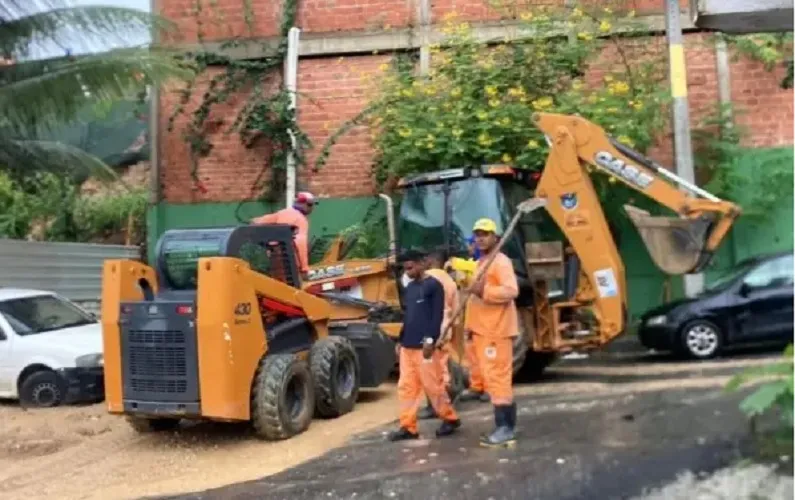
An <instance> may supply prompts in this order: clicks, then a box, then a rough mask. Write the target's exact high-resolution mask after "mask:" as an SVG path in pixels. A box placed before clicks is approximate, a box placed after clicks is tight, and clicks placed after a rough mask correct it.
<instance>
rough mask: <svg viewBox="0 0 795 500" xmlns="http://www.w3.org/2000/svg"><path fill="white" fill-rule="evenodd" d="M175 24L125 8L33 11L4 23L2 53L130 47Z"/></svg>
mask: <svg viewBox="0 0 795 500" xmlns="http://www.w3.org/2000/svg"><path fill="white" fill-rule="evenodd" d="M173 27H174V24H173V23H172V22H171V21H168V20H166V19H165V18H163V17H160V16H157V15H153V14H150V13H148V12H144V11H141V10H137V9H130V8H125V7H104V6H79V7H62V8H56V9H51V10H47V11H42V12H31V13H29V14H26V15H23V16H21V17H18V18H15V19H4V18H3V19H2V21H0V51H2V53H4V54H7V55H8V56H11V55H15V56H20V55H23V54H26V52H27V49H29V48H30V47H31V46H32V45H36V44H39V45H42V44H55V45H56V46H57V47H61V48H62V49H64V50H66V49H67V48H69V49H72V50H75V49H77V48H79V47H75V45H82V46H83V48H85V49H90V48H91V47H94V48H96V47H107V46H108V45H115V44H122V45H129V40H134V39H136V38H139V39H140V38H142V37H145V38H146V39H147V40H148V38H149V33H150V31H151V30H152V29H156V30H160V31H170V30H171V29H172V28H173Z"/></svg>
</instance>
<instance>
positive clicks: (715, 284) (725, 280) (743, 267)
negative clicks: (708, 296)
mask: <svg viewBox="0 0 795 500" xmlns="http://www.w3.org/2000/svg"><path fill="white" fill-rule="evenodd" d="M753 265H754V261H750V260H748V261H743V262H740V263H739V264H737V266H735V267H733V268H731V269H730V270H728V271H726V272H725V273H724V274H722V275H721V276H720V277H718V278H717V279H714V280H712V281H711V282H710V283H709V284H708V285H707V286H705V287H704V291H705V292H716V291H718V290H723V289H724V288H725V287H727V286H729V285H731V284H732V283H733V282H734V281H735V280H736V279H737V278H739V277H740V276H741V275H742V274H745V273H746V272H747V271H748V270H749V269H750V268H751V267H752V266H753Z"/></svg>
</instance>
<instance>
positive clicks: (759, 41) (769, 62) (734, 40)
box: [716, 32, 793, 89]
mask: <svg viewBox="0 0 795 500" xmlns="http://www.w3.org/2000/svg"><path fill="white" fill-rule="evenodd" d="M716 36H721V37H723V38H724V40H726V43H727V45H729V46H730V47H732V48H734V49H735V50H734V51H735V55H736V56H738V57H739V56H745V57H747V58H749V59H751V60H754V61H758V62H760V63H762V64H763V65H764V67H765V69H766V70H767V71H773V70H774V69H775V68H777V67H781V66H782V65H783V66H785V67H786V70H787V71H786V73H785V74H784V78H783V79H782V80H781V87H782V88H785V89H791V88H792V83H793V58H792V42H793V34H792V32H787V33H754V34H750V35H724V34H718V35H716Z"/></svg>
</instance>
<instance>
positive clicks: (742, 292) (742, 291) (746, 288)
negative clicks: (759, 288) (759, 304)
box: [738, 282, 753, 297]
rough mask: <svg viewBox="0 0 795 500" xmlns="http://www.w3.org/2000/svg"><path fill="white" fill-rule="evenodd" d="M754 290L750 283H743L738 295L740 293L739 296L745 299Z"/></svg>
mask: <svg viewBox="0 0 795 500" xmlns="http://www.w3.org/2000/svg"><path fill="white" fill-rule="evenodd" d="M752 289H753V288H752V287H751V285H749V284H748V283H746V282H743V283H742V284H741V285H740V289H739V290H738V293H739V294H740V295H741V296H742V297H745V296H747V295H748V294H749V293H751V290H752Z"/></svg>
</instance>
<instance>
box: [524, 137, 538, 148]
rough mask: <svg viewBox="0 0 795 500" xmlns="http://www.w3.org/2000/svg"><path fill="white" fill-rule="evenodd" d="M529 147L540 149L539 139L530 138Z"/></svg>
mask: <svg viewBox="0 0 795 500" xmlns="http://www.w3.org/2000/svg"><path fill="white" fill-rule="evenodd" d="M527 147H528V148H530V149H538V141H536V140H533V139H530V140H529V141H527Z"/></svg>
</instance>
